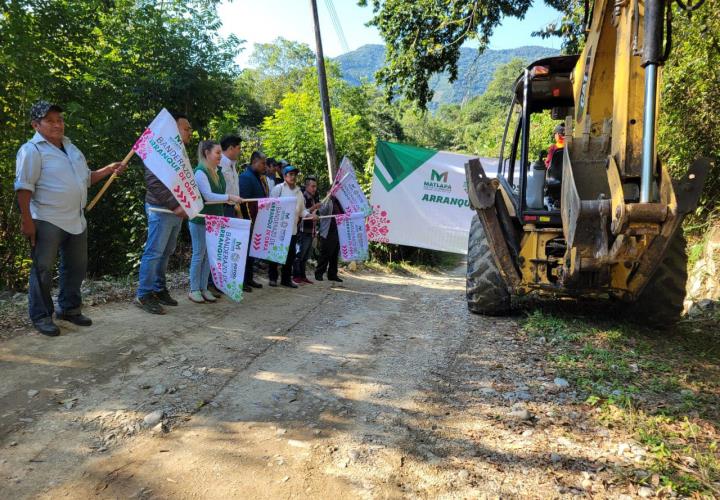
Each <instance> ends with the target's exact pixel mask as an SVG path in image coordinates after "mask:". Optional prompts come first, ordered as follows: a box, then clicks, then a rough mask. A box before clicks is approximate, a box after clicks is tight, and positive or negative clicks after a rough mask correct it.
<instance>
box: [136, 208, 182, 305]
mask: <svg viewBox="0 0 720 500" xmlns="http://www.w3.org/2000/svg"><path fill="white" fill-rule="evenodd" d="M151 207H152V208H163V207H159V206H157V205H150V204H148V203H146V204H145V212H146V213H147V218H148V235H147V241H146V242H145V251H144V252H143V256H142V259H141V260H140V283H139V284H138V290H137V296H138V298H141V297H145V296H147V295H149V294H151V293H153V292H160V291H162V290H165V288H167V287H166V283H165V273H166V272H167V266H168V261H169V260H170V256H171V255H172V254H173V253H174V252H175V246H176V245H177V239H178V234H180V228H181V227H182V218H181V217H178V216H177V215H175V214H166V213H162V212H155V211H153V210H150V208H151Z"/></svg>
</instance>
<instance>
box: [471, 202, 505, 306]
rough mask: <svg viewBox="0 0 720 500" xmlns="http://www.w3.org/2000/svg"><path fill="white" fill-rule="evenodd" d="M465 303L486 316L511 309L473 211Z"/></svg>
mask: <svg viewBox="0 0 720 500" xmlns="http://www.w3.org/2000/svg"><path fill="white" fill-rule="evenodd" d="M466 292H467V304H468V309H469V310H470V312H473V313H476V314H483V315H486V316H505V315H507V314H509V313H510V292H509V291H508V287H507V285H506V284H505V280H503V278H502V275H501V274H500V270H499V269H498V267H497V265H496V264H495V258H494V256H493V253H492V249H491V248H490V243H489V242H488V239H487V236H486V235H485V228H484V227H483V224H482V222H480V219H479V218H478V216H477V214H475V215H473V218H472V224H471V226H470V236H469V237H468V255H467V284H466Z"/></svg>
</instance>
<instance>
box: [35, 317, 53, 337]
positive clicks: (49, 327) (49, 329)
mask: <svg viewBox="0 0 720 500" xmlns="http://www.w3.org/2000/svg"><path fill="white" fill-rule="evenodd" d="M33 326H34V327H35V329H36V330H37V331H38V332H40V333H42V334H43V335H47V336H48V337H57V336H58V335H60V328H58V326H57V325H56V324H55V323H53V320H52V318H43V319H39V320H37V321H33Z"/></svg>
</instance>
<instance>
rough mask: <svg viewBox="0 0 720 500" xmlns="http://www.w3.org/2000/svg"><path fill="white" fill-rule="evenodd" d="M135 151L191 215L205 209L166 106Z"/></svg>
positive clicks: (139, 141) (135, 147) (141, 137)
mask: <svg viewBox="0 0 720 500" xmlns="http://www.w3.org/2000/svg"><path fill="white" fill-rule="evenodd" d="M133 151H135V153H136V154H137V155H138V156H139V157H140V158H142V161H143V162H144V163H145V166H147V168H149V169H150V171H151V172H152V173H153V174H155V176H156V177H157V178H158V179H160V181H161V182H162V183H163V184H165V186H166V187H167V188H168V189H169V190H170V191H171V192H172V194H173V196H175V199H176V200H177V201H178V203H180V206H181V207H183V209H184V210H185V212H186V213H187V215H188V217H189V218H191V219H192V218H193V217H195V216H197V214H198V213H199V212H200V210H202V208H203V201H202V197H201V196H200V191H199V190H198V187H197V184H196V182H195V176H194V175H193V170H192V165H191V163H190V158H188V155H187V152H186V151H185V146H184V145H183V143H182V140H181V139H180V132H179V131H178V128H177V123H176V122H175V118H173V117H172V115H171V114H170V113H169V112H168V111H167V110H166V109H164V108H163V110H162V111H160V113H158V115H157V116H156V117H155V119H154V120H153V121H152V123H151V124H150V125H149V126H148V128H147V129H146V130H145V132H143V134H142V135H141V136H140V138H139V139H138V140H137V142H135V145H134V146H133Z"/></svg>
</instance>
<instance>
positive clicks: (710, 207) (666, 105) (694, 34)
mask: <svg viewBox="0 0 720 500" xmlns="http://www.w3.org/2000/svg"><path fill="white" fill-rule="evenodd" d="M718 12H720V0H707V1H706V2H705V4H704V5H703V6H702V8H700V9H698V10H697V11H695V12H693V14H692V16H691V17H690V16H688V15H686V14H685V13H684V12H682V11H680V10H679V9H678V8H677V6H675V15H674V20H673V32H674V35H673V52H672V55H671V57H670V60H669V61H668V63H667V64H666V66H665V69H664V72H663V86H662V109H661V114H660V131H659V137H658V149H659V154H660V155H661V157H662V158H663V160H664V161H666V162H667V164H668V166H669V167H670V169H671V171H672V172H673V174H674V175H675V176H676V177H677V176H679V175H681V174H683V173H684V172H685V171H686V170H687V168H688V166H689V165H691V164H692V162H693V161H694V160H695V159H696V158H699V157H701V156H705V157H709V158H711V159H713V160H714V162H715V163H714V166H713V169H712V171H711V173H710V176H709V177H708V180H707V181H706V184H705V190H704V192H703V197H702V199H701V201H700V207H699V208H698V211H697V213H696V216H695V217H693V218H692V219H690V221H689V223H690V225H691V226H690V227H689V229H692V230H694V231H696V232H701V231H703V230H704V229H706V228H707V227H708V225H709V224H711V223H713V222H715V221H717V220H718V218H720V113H719V110H720V15H718Z"/></svg>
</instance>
